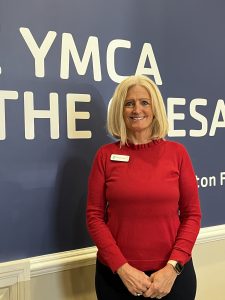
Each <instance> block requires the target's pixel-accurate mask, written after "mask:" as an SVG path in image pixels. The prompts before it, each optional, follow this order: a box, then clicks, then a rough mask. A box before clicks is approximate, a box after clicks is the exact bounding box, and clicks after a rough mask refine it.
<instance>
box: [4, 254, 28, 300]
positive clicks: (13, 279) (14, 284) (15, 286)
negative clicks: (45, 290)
mask: <svg viewBox="0 0 225 300" xmlns="http://www.w3.org/2000/svg"><path fill="white" fill-rule="evenodd" d="M29 283H30V263H29V259H21V260H17V261H11V262H5V263H1V264H0V299H10V300H29V299H30V286H29Z"/></svg>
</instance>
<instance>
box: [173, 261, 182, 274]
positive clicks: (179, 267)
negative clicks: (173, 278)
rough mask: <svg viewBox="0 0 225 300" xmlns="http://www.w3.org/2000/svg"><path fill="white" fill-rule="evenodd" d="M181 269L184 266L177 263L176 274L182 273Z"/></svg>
mask: <svg viewBox="0 0 225 300" xmlns="http://www.w3.org/2000/svg"><path fill="white" fill-rule="evenodd" d="M183 268H184V266H182V265H181V264H180V263H179V262H178V263H176V266H175V269H176V271H177V273H178V274H180V273H181V272H182V270H183Z"/></svg>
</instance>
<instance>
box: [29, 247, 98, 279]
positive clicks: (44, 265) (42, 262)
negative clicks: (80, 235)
mask: <svg viewBox="0 0 225 300" xmlns="http://www.w3.org/2000/svg"><path fill="white" fill-rule="evenodd" d="M96 252H97V248H96V247H87V248H82V249H78V250H71V251H65V252H59V253H54V254H48V255H42V256H36V257H33V258H30V270H31V277H34V276H40V275H43V274H49V273H55V272H59V271H64V270H69V269H74V268H79V267H83V266H89V265H94V264H95V260H96Z"/></svg>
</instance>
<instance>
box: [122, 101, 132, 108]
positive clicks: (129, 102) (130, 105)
mask: <svg viewBox="0 0 225 300" xmlns="http://www.w3.org/2000/svg"><path fill="white" fill-rule="evenodd" d="M124 106H126V107H132V106H133V102H132V101H127V102H125V104H124Z"/></svg>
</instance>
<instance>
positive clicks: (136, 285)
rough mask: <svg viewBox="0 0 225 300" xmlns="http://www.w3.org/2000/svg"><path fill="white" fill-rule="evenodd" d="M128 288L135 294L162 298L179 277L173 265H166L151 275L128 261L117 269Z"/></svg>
mask: <svg viewBox="0 0 225 300" xmlns="http://www.w3.org/2000/svg"><path fill="white" fill-rule="evenodd" d="M117 274H118V275H119V276H120V278H121V280H122V281H123V283H124V285H125V286H126V288H127V289H128V290H129V292H130V293H131V294H133V295H134V296H141V295H142V296H143V297H145V298H156V299H161V298H162V297H164V296H166V295H167V294H168V293H169V292H170V291H171V288H172V286H173V284H174V281H175V279H176V277H177V274H176V272H175V271H174V269H173V267H172V266H171V265H166V266H165V267H164V268H162V269H160V270H159V271H157V272H155V273H152V274H151V276H150V277H149V276H148V275H146V274H145V273H144V272H142V271H139V270H138V269H136V268H134V267H132V266H131V265H129V264H128V263H126V264H124V265H123V266H121V267H120V268H119V269H118V270H117Z"/></svg>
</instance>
